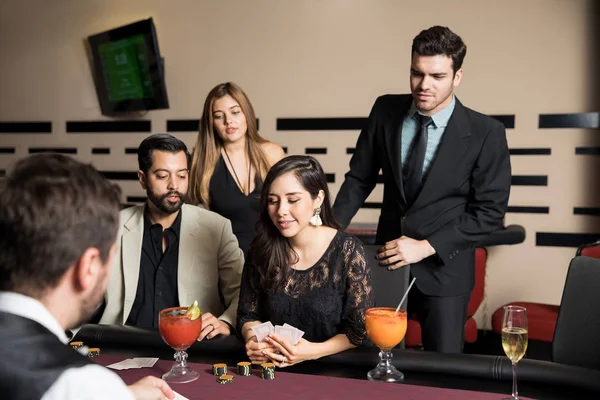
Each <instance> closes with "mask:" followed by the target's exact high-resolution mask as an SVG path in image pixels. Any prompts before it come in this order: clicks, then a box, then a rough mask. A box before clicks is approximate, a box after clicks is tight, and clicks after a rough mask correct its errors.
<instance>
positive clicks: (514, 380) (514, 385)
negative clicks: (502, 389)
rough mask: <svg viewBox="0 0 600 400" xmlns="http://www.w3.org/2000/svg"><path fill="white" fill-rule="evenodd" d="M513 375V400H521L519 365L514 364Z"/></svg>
mask: <svg viewBox="0 0 600 400" xmlns="http://www.w3.org/2000/svg"><path fill="white" fill-rule="evenodd" d="M512 373H513V374H512V375H513V387H512V398H513V400H518V399H519V393H518V392H517V363H516V362H513V363H512Z"/></svg>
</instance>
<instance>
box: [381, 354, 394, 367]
mask: <svg viewBox="0 0 600 400" xmlns="http://www.w3.org/2000/svg"><path fill="white" fill-rule="evenodd" d="M393 357H394V355H393V354H392V352H391V351H385V350H381V351H380V352H379V358H381V362H380V363H379V364H380V365H382V366H385V368H386V369H388V368H390V365H391V363H392V358H393Z"/></svg>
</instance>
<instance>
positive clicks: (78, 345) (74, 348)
mask: <svg viewBox="0 0 600 400" xmlns="http://www.w3.org/2000/svg"><path fill="white" fill-rule="evenodd" d="M69 344H70V345H71V347H73V350H77V349H78V348H80V347H81V346H83V342H71V343H69Z"/></svg>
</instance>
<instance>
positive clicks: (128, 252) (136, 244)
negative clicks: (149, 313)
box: [121, 206, 144, 325]
mask: <svg viewBox="0 0 600 400" xmlns="http://www.w3.org/2000/svg"><path fill="white" fill-rule="evenodd" d="M125 229H126V232H125V233H124V234H123V237H122V241H123V243H122V244H121V248H122V254H123V281H124V286H125V296H124V297H123V325H125V322H126V321H127V318H128V317H129V313H130V312H131V308H132V307H133V302H134V301H135V294H136V292H137V286H138V279H139V276H140V262H141V257H142V240H143V238H144V206H140V207H139V209H138V210H136V212H135V213H134V214H133V215H132V216H131V218H129V220H127V222H125Z"/></svg>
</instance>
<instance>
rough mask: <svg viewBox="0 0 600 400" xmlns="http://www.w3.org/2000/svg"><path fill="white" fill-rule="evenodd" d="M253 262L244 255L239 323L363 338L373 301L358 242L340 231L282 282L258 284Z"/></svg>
mask: <svg viewBox="0 0 600 400" xmlns="http://www.w3.org/2000/svg"><path fill="white" fill-rule="evenodd" d="M257 268H258V267H257V266H256V265H254V264H253V263H252V260H248V262H246V265H245V266H244V272H243V274H242V284H241V289H240V301H239V306H238V314H237V328H238V331H240V332H241V328H242V326H243V325H244V324H245V323H246V322H250V321H261V322H266V321H271V323H272V324H273V325H283V324H284V323H288V324H290V325H292V326H295V327H296V328H298V329H301V330H303V331H304V336H303V338H304V339H306V340H308V341H310V342H324V341H326V340H328V339H330V338H332V337H333V336H335V335H337V334H339V333H343V334H345V335H346V336H347V337H348V339H349V340H350V342H351V343H352V344H353V345H355V346H358V345H361V344H362V343H363V341H364V340H365V336H366V332H365V311H366V310H367V308H369V307H372V305H373V294H372V284H371V272H370V270H369V269H368V267H367V263H366V260H365V252H364V249H363V247H362V244H361V242H360V241H359V240H358V239H356V238H355V237H353V236H351V235H349V234H347V233H345V232H343V231H338V232H337V233H336V235H335V236H334V238H333V240H332V241H331V243H330V244H329V247H328V248H327V250H326V251H325V253H324V254H323V256H322V257H321V259H320V260H319V261H318V262H317V263H316V264H315V265H313V266H312V267H310V268H309V269H307V270H304V271H298V270H294V269H291V270H290V275H289V278H288V280H287V283H286V285H285V287H283V288H282V289H280V290H277V291H265V290H263V289H262V288H260V287H259V286H260V283H259V281H260V277H259V273H258V270H257Z"/></svg>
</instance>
